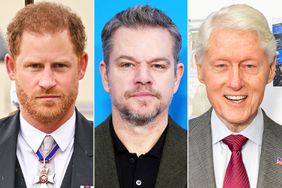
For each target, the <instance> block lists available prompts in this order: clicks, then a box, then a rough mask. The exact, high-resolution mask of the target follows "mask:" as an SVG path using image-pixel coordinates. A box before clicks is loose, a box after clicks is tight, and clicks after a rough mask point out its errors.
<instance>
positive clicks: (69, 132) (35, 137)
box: [19, 112, 76, 152]
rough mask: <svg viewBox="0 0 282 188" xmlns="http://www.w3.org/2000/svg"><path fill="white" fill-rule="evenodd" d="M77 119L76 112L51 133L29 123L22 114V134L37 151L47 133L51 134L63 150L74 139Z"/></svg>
mask: <svg viewBox="0 0 282 188" xmlns="http://www.w3.org/2000/svg"><path fill="white" fill-rule="evenodd" d="M75 120H76V115H75V112H74V113H73V114H72V116H71V117H70V119H68V120H67V121H66V122H65V123H64V124H63V125H62V126H60V127H59V128H58V129H57V130H55V131H54V132H52V133H51V134H46V133H44V132H42V131H40V130H38V129H36V128H35V127H33V126H32V125H31V124H29V123H28V122H27V121H26V120H25V119H24V117H23V116H22V114H20V132H19V133H20V134H21V135H22V137H23V139H24V140H25V141H26V143H27V144H28V145H29V146H30V147H31V149H32V150H33V151H34V152H37V150H38V149H39V147H40V145H41V143H42V141H43V139H44V137H45V136H46V135H51V136H52V137H53V138H54V140H55V141H56V143H57V144H58V145H59V147H60V149H61V150H62V151H65V149H66V148H67V146H68V145H69V144H70V143H71V141H72V139H74V132H75Z"/></svg>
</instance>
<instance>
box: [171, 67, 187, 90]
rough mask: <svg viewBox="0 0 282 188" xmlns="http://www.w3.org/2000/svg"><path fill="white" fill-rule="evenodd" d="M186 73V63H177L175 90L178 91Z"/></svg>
mask: <svg viewBox="0 0 282 188" xmlns="http://www.w3.org/2000/svg"><path fill="white" fill-rule="evenodd" d="M183 73H184V65H183V63H177V66H176V75H175V82H174V88H173V92H174V93H176V92H177V90H178V87H179V84H180V81H181V78H182V76H183Z"/></svg>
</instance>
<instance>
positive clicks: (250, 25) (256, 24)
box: [195, 4, 276, 63]
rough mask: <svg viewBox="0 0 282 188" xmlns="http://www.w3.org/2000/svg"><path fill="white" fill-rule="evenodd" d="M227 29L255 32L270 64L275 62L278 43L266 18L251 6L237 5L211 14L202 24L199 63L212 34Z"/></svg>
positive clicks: (198, 41) (198, 43) (198, 51)
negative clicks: (216, 30)
mask: <svg viewBox="0 0 282 188" xmlns="http://www.w3.org/2000/svg"><path fill="white" fill-rule="evenodd" d="M225 28H226V29H235V30H246V31H255V32H256V33H257V35H258V37H259V39H260V42H261V47H262V49H263V50H264V51H265V53H266V55H267V56H268V60H269V63H271V62H273V59H274V57H275V55H276V42H275V38H274V36H273V34H272V33H271V30H270V28H269V25H268V22H267V20H266V18H265V16H264V15H263V14H262V13H261V12H259V11H258V10H257V9H255V8H253V7H251V6H249V5H245V4H236V5H231V6H228V7H224V8H222V9H220V10H219V11H217V12H214V13H212V14H210V15H209V16H208V17H207V18H206V19H205V21H204V22H203V23H202V24H201V26H200V29H199V33H198V37H197V39H196V43H195V46H196V47H195V54H196V56H197V59H198V63H202V57H203V55H204V52H205V51H206V50H207V48H208V43H209V39H210V36H211V34H212V32H213V31H214V30H215V29H225Z"/></svg>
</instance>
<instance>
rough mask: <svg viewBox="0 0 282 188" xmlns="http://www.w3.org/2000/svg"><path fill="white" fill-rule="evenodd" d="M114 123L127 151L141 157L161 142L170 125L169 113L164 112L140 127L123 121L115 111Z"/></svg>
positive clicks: (113, 115) (115, 129)
mask: <svg viewBox="0 0 282 188" xmlns="http://www.w3.org/2000/svg"><path fill="white" fill-rule="evenodd" d="M112 122H113V128H114V131H115V133H116V135H117V136H118V138H119V139H120V141H121V142H122V143H123V145H124V146H125V147H126V149H127V150H128V151H129V152H130V153H136V154H137V156H140V155H142V154H146V153H147V152H149V151H150V150H151V148H152V147H153V146H154V145H155V144H156V143H157V141H158V140H159V138H160V136H161V135H162V133H163V132H164V130H165V128H166V126H167V125H168V112H167V111H166V112H163V113H162V114H160V115H159V116H158V117H156V119H155V120H154V121H152V122H150V123H148V124H146V125H142V126H138V125H134V124H131V123H129V122H128V121H126V120H124V119H122V118H121V116H120V114H119V113H115V112H114V111H113V114H112Z"/></svg>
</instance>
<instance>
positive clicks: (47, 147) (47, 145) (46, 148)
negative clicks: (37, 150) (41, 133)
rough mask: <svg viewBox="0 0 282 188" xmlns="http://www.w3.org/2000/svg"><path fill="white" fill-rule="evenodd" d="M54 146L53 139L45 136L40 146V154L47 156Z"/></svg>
mask: <svg viewBox="0 0 282 188" xmlns="http://www.w3.org/2000/svg"><path fill="white" fill-rule="evenodd" d="M54 144H55V140H54V139H53V137H52V136H51V135H46V136H45V138H44V139H43V142H42V144H41V151H42V153H43V154H44V155H46V154H48V153H49V152H50V151H51V149H52V147H53V145H54Z"/></svg>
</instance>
